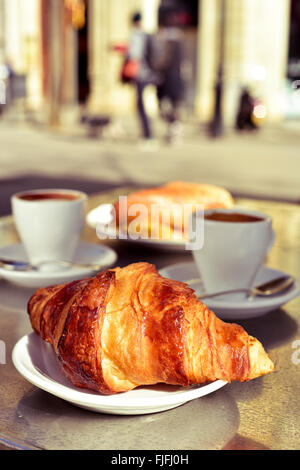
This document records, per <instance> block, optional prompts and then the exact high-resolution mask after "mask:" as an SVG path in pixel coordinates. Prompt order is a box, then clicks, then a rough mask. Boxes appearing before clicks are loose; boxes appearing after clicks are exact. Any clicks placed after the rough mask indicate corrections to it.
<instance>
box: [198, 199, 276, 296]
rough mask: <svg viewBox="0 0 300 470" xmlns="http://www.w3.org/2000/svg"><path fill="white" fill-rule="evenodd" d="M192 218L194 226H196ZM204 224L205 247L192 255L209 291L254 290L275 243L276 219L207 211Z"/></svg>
mask: <svg viewBox="0 0 300 470" xmlns="http://www.w3.org/2000/svg"><path fill="white" fill-rule="evenodd" d="M196 216H197V214H196V213H195V214H193V215H192V218H195V217H196ZM192 218H191V221H190V224H191V226H192V225H193V227H194V225H195V224H194V221H193V220H192ZM203 224H204V243H203V247H202V249H199V250H193V251H192V254H193V257H194V261H195V264H196V266H197V269H198V272H199V275H200V277H201V279H202V281H203V284H204V288H205V291H206V292H215V291H226V290H231V289H239V288H251V287H253V283H254V280H255V277H256V275H257V273H258V271H259V269H260V268H261V267H262V265H263V263H264V260H265V257H266V255H267V253H268V251H269V250H270V248H271V247H272V245H273V242H274V238H275V234H274V231H273V229H272V219H271V218H270V217H269V216H268V215H266V214H263V213H260V212H256V211H250V210H247V209H244V208H237V207H235V208H233V209H217V210H208V211H205V215H204V220H203Z"/></svg>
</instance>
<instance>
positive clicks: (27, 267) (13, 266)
mask: <svg viewBox="0 0 300 470" xmlns="http://www.w3.org/2000/svg"><path fill="white" fill-rule="evenodd" d="M47 267H48V269H51V267H52V270H53V268H87V269H92V270H93V271H100V270H101V269H103V266H102V265H100V264H89V263H76V262H73V261H66V260H58V261H42V262H40V263H37V264H31V263H29V262H28V261H17V260H12V259H5V258H0V268H3V269H7V270H8V271H40V270H43V269H47Z"/></svg>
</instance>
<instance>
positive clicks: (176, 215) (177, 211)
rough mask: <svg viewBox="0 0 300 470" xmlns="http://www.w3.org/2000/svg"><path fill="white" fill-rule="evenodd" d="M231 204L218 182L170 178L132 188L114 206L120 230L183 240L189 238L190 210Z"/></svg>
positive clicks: (163, 238)
mask: <svg viewBox="0 0 300 470" xmlns="http://www.w3.org/2000/svg"><path fill="white" fill-rule="evenodd" d="M233 205H234V200H233V197H232V196H231V194H230V193H229V191H227V190H226V189H225V188H222V187H220V186H215V185H212V184H204V183H189V182H184V181H172V182H169V183H167V184H165V185H163V186H158V187H155V188H148V189H142V190H139V191H135V192H132V193H130V194H129V195H128V196H127V201H126V207H123V206H122V204H120V202H119V201H116V202H115V204H114V210H115V214H116V222H117V225H118V227H119V228H120V229H122V231H125V232H126V231H127V232H128V233H129V234H131V233H132V231H133V233H135V234H136V232H137V234H139V235H140V236H142V237H143V238H150V237H151V238H154V239H159V240H164V241H167V240H183V241H184V240H185V239H186V238H187V239H188V235H187V234H188V219H189V216H190V215H191V214H192V213H193V212H195V211H196V210H199V208H200V207H201V208H202V209H217V208H223V209H229V208H231V207H232V206H233ZM124 212H125V213H124ZM135 222H136V224H135ZM124 223H125V226H124Z"/></svg>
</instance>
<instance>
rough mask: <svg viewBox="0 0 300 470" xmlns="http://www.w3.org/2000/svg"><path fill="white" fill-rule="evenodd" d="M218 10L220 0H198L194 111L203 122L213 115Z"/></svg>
mask: <svg viewBox="0 0 300 470" xmlns="http://www.w3.org/2000/svg"><path fill="white" fill-rule="evenodd" d="M219 12H220V0H199V26H198V51H197V96H196V102H195V112H196V114H197V116H198V117H199V118H200V121H203V122H207V121H210V120H211V119H212V116H213V109H214V86H215V83H216V79H217V66H218V50H219V37H218V24H219V21H220V15H219Z"/></svg>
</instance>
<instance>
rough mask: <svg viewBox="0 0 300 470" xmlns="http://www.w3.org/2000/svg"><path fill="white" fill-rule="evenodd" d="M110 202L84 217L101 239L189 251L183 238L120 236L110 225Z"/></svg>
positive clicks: (175, 250) (167, 249)
mask: <svg viewBox="0 0 300 470" xmlns="http://www.w3.org/2000/svg"><path fill="white" fill-rule="evenodd" d="M112 207H113V206H112V204H101V205H100V206H98V207H96V208H95V209H93V210H91V211H90V212H89V213H88V214H87V217H86V222H87V224H88V225H89V226H90V227H91V228H94V229H96V230H97V234H98V236H99V237H101V238H102V239H106V238H107V239H113V240H121V241H122V242H126V243H134V244H139V245H142V246H146V247H148V248H154V249H158V250H162V251H173V252H187V253H188V252H189V251H187V250H186V244H187V242H186V241H185V240H170V241H168V240H167V241H166V240H157V239H152V238H144V237H140V238H137V239H133V238H130V236H128V237H127V238H121V237H119V232H118V230H116V228H115V226H114V224H112V225H111V226H110V225H109V223H110V222H111V217H112V216H111V208H112Z"/></svg>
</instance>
